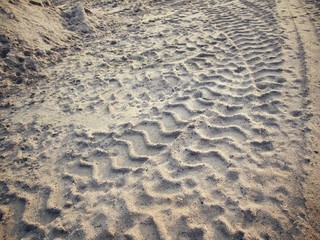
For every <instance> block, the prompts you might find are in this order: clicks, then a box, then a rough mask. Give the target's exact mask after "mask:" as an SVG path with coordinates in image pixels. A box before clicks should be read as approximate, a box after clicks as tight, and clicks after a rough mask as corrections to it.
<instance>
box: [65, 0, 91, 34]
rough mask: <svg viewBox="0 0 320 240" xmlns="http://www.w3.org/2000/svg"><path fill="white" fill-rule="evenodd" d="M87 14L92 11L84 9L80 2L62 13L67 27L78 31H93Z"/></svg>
mask: <svg viewBox="0 0 320 240" xmlns="http://www.w3.org/2000/svg"><path fill="white" fill-rule="evenodd" d="M88 15H92V12H91V11H90V10H88V9H85V8H84V7H83V6H82V4H81V3H77V4H76V5H75V6H72V7H71V8H69V9H67V10H65V11H64V12H63V14H62V16H63V17H64V18H65V26H66V27H67V28H68V29H70V30H72V31H77V32H80V33H93V32H94V26H93V24H92V23H91V22H90V20H89V19H88Z"/></svg>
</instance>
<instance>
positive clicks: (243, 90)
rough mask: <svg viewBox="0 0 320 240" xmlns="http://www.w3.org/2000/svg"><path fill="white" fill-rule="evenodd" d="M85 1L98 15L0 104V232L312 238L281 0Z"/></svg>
mask: <svg viewBox="0 0 320 240" xmlns="http://www.w3.org/2000/svg"><path fill="white" fill-rule="evenodd" d="M115 2H116V1H115ZM86 6H87V8H88V9H90V14H92V15H94V16H95V19H100V20H99V21H101V22H100V23H99V24H94V23H95V22H94V21H93V19H94V18H90V14H89V13H88V16H85V15H81V16H85V17H84V18H82V19H84V22H82V23H83V24H86V25H85V31H82V30H81V29H84V28H83V25H81V27H80V28H76V27H75V26H76V25H72V27H75V29H74V28H72V27H71V28H70V27H69V30H79V29H80V30H81V31H80V33H79V34H80V36H83V41H82V42H79V43H78V46H79V49H78V50H77V51H73V52H69V53H70V54H68V55H66V56H64V58H63V59H62V61H61V62H57V63H56V64H55V65H53V66H50V67H48V68H46V69H44V72H45V74H46V78H44V79H43V81H42V82H39V84H38V85H37V89H35V90H34V91H33V92H31V93H30V94H31V96H32V98H31V97H30V96H29V95H27V96H25V98H22V99H21V100H20V101H19V102H16V103H15V111H11V112H9V111H2V112H3V113H2V116H4V117H2V124H1V125H0V127H1V129H0V132H1V139H2V144H1V161H0V169H1V171H2V172H1V176H2V180H1V181H0V186H1V188H0V190H1V192H0V209H1V218H2V220H1V221H2V223H3V224H2V225H1V226H0V233H1V235H2V236H3V238H4V239H11V238H13V239H21V238H24V239H45V238H47V239H59V238H60V239H306V236H308V237H310V238H311V239H312V238H314V239H316V238H317V236H319V234H318V232H317V229H316V228H314V226H313V225H312V224H311V222H310V221H311V220H310V219H309V218H308V209H307V206H306V198H305V195H304V188H303V183H304V179H305V178H306V170H305V167H306V166H308V164H309V163H310V159H309V161H308V158H307V157H306V156H307V155H308V150H307V149H306V146H307V145H306V136H305V133H306V132H308V131H309V129H308V127H306V123H307V122H308V121H309V120H310V118H311V116H312V115H311V113H312V109H311V108H310V103H311V101H310V99H309V96H308V92H307V88H308V84H309V83H308V78H307V77H306V73H307V71H308V70H307V69H306V68H305V61H306V58H307V56H306V53H305V50H304V48H303V45H301V41H303V39H302V40H301V39H300V38H299V37H297V35H296V33H297V32H299V30H297V27H296V25H295V24H294V22H293V20H292V15H290V14H289V12H286V9H287V8H286V6H287V5H285V2H283V1H279V2H276V1H253V0H250V1H249V0H239V1H236V0H233V1H223V0H214V1H213V0H210V1H202V0H197V1H187V0H175V1H139V2H130V1H129V2H126V3H123V5H121V4H119V5H115V6H113V7H111V5H110V4H109V3H108V2H106V1H100V2H99V1H97V2H95V3H91V4H89V3H87V5H86ZM291 7H292V6H291ZM70 9H74V8H70ZM75 9H78V10H77V11H85V10H84V8H83V6H82V5H81V6H80V5H78V6H77V7H76V8H75ZM79 9H80V10H79ZM287 10H288V9H287ZM70 11H71V12H72V11H73V10H70ZM87 11H88V10H87ZM297 11H298V10H297ZM66 12H68V11H66ZM84 14H85V12H84ZM70 18H72V14H71V15H70ZM104 19H105V20H106V23H105V24H103V20H104ZM96 21H97V20H96ZM65 26H66V25H65ZM88 26H89V27H88ZM308 26H309V27H310V28H311V26H310V25H308ZM66 27H67V26H66ZM88 29H89V30H88ZM102 29H103V30H102ZM87 30H88V31H87ZM81 34H82V35H81ZM90 34H94V35H95V37H94V38H90ZM317 234H318V235H317Z"/></svg>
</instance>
